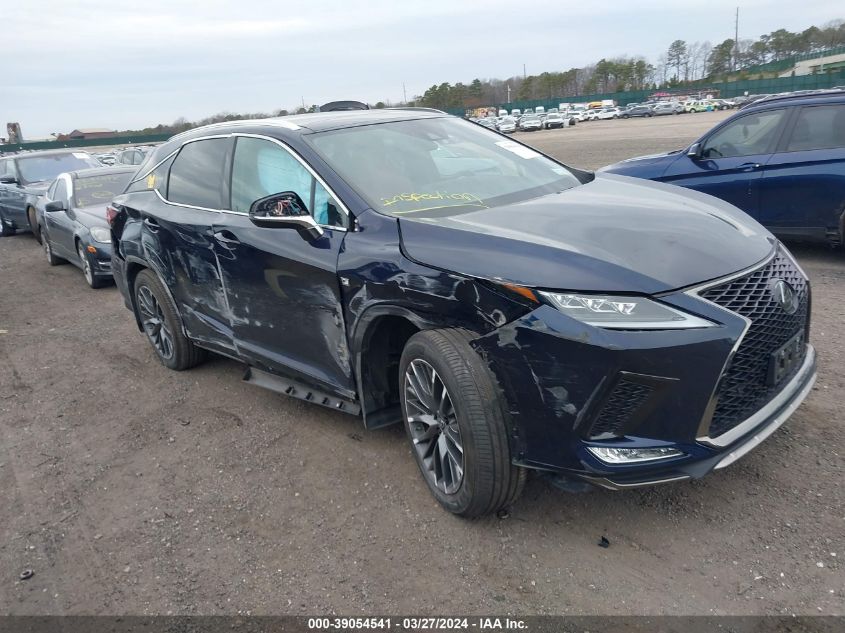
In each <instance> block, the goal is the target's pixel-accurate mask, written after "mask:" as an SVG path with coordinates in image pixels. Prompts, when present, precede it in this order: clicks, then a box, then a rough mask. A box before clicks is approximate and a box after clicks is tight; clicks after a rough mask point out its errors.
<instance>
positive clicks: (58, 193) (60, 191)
mask: <svg viewBox="0 0 845 633" xmlns="http://www.w3.org/2000/svg"><path fill="white" fill-rule="evenodd" d="M53 200H64V201H65V202H67V183H66V182H65V179H64V178H62V179H61V180H57V181H56V190H55V191H54V192H53Z"/></svg>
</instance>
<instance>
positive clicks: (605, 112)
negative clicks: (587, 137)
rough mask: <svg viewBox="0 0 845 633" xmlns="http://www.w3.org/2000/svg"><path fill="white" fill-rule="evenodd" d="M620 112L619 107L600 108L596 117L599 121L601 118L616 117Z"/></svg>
mask: <svg viewBox="0 0 845 633" xmlns="http://www.w3.org/2000/svg"><path fill="white" fill-rule="evenodd" d="M621 114H622V111H621V110H620V109H619V108H602V109H601V110H599V112H598V114H596V118H597V119H598V120H600V121H601V120H603V119H618V118H619V116H620V115H621Z"/></svg>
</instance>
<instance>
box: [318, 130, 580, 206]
mask: <svg viewBox="0 0 845 633" xmlns="http://www.w3.org/2000/svg"><path fill="white" fill-rule="evenodd" d="M306 138H308V140H309V142H310V143H311V144H312V145H313V146H314V148H315V149H316V150H317V152H318V153H320V154H321V155H322V157H323V158H324V159H325V161H326V162H327V163H328V164H329V165H330V166H331V167H332V168H333V169H334V170H335V171H336V172H337V173H338V174H340V176H341V177H342V178H343V179H344V180H346V182H347V183H349V184H350V185H351V186H352V187H353V188H354V189H355V190H356V191H357V192H358V194H359V195H361V197H363V198H364V199H365V200H366V201H367V202H368V203H369V204H370V206H372V207H373V209H375V210H376V211H380V212H382V213H387V214H389V215H408V214H422V215H431V216H442V215H451V214H453V213H458V212H462V211H472V210H475V209H479V208H490V207H495V206H500V205H503V204H511V203H514V202H519V201H522V200H528V199H530V198H535V197H538V196H541V195H545V194H548V193H554V192H558V191H562V190H564V189H569V188H570V187H574V186H575V185H577V184H578V183H579V181H578V179H577V178H575V176H574V175H572V173H571V172H570V171H569V170H568V169H566V168H565V167H563V166H562V165H560V164H558V163H556V162H554V161H552V160H551V159H549V158H546V157H545V156H542V155H541V154H539V153H538V152H536V151H534V150H532V149H531V148H529V147H525V146H523V145H520V144H519V143H516V142H515V141H510V140H507V139H503V138H502V137H501V136H500V135H499V134H496V133H494V132H491V131H489V130H486V129H484V128H482V127H479V126H477V125H472V124H470V123H467V122H466V121H462V120H460V119H454V118H437V119H418V120H413V121H399V122H395V123H382V124H379V125H367V126H360V127H353V128H346V129H340V130H332V131H328V132H322V133H319V134H314V135H311V136H309V137H306Z"/></svg>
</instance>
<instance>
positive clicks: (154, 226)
mask: <svg viewBox="0 0 845 633" xmlns="http://www.w3.org/2000/svg"><path fill="white" fill-rule="evenodd" d="M144 226H146V227H147V228H148V229H149V230H150V232H151V233H156V232H158V230H159V229H160V228H161V227H160V226H159V225H158V222H156V221H155V220H153V219H152V218H144Z"/></svg>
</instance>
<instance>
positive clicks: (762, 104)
mask: <svg viewBox="0 0 845 633" xmlns="http://www.w3.org/2000/svg"><path fill="white" fill-rule="evenodd" d="M601 171H604V172H611V173H615V174H624V175H626V176H636V177H638V178H648V179H649V180H659V181H661V182H668V183H672V184H673V185H681V186H683V187H689V188H691V189H697V190H698V191H702V192H704V193H708V194H710V195H713V196H717V197H719V198H722V200H726V201H727V202H730V203H731V204H733V205H735V206H737V207H739V208H740V209H742V210H743V211H745V212H746V213H748V214H749V215H750V216H751V217H753V218H754V219H755V220H757V221H758V222H760V223H761V224H762V225H763V226H765V227H766V228H768V229H769V230H770V231H772V232H773V233H774V234H775V235H777V236H778V237H782V238H795V239H801V240H807V241H816V242H825V241H826V242H829V243H831V244H833V245H841V244H843V243H845V91H842V90H834V91H830V92H824V93H816V94H804V95H782V96H775V97H768V98H766V99H763V100H761V101H758V102H756V103H754V104H753V105H751V106H748V107H746V108H743V109H742V110H740V111H739V112H737V113H736V114H735V115H734V116H732V117H730V118H729V119H727V120H726V121H723V122H722V123H720V124H719V125H717V126H716V127H714V128H713V129H712V130H710V131H709V132H707V134H705V135H704V136H702V137H701V138H700V139H699V140H697V141H696V142H695V143H693V144H692V145H690V146H689V147H687V148H684V149H682V150H675V151H673V152H668V153H666V154H658V155H654V156H641V157H639V158H631V159H629V160H625V161H622V162H621V163H616V164H615V165H609V166H608V167H604V168H602V170H601Z"/></svg>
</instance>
